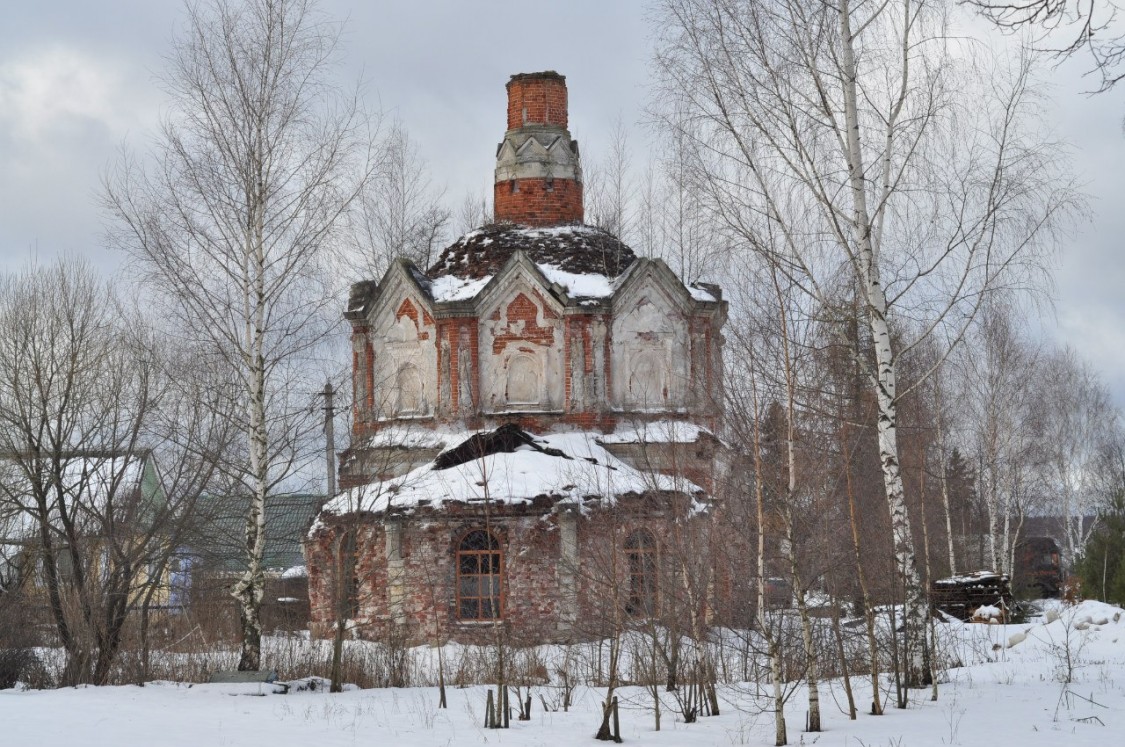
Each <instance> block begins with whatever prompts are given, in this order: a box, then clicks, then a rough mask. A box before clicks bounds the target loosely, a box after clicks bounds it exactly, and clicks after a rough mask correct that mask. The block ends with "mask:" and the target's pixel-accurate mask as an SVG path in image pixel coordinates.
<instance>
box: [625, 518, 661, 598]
mask: <svg viewBox="0 0 1125 747" xmlns="http://www.w3.org/2000/svg"><path fill="white" fill-rule="evenodd" d="M625 559H626V561H627V563H628V565H629V589H628V591H629V595H628V598H627V600H626V603H625V611H626V612H628V613H629V614H630V615H638V616H645V615H653V614H655V613H656V604H657V592H658V584H657V575H656V572H657V558H656V538H654V537H653V536H652V532H650V531H648V530H647V529H641V530H639V531H636V532H633V533H632V534H630V535H629V537H628V538H627V539H626V540H625Z"/></svg>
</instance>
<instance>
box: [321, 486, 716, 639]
mask: <svg viewBox="0 0 1125 747" xmlns="http://www.w3.org/2000/svg"><path fill="white" fill-rule="evenodd" d="M660 504H661V508H662V510H655V509H657V508H658V507H657V506H656V505H655V503H654V502H652V501H650V500H648V499H639V500H633V501H624V500H623V501H622V503H620V504H618V506H615V507H614V508H612V509H610V510H609V511H607V512H605V513H602V512H599V511H595V512H594V513H593V514H592V515H590V516H589V517H586V518H579V519H578V523H577V539H578V557H579V567H578V568H576V569H569V570H573V572H574V578H575V582H576V586H577V589H578V599H577V603H578V606H577V613H578V619H577V621H576V623H575V625H574V628H573V631H568V630H565V629H560V627H559V623H560V622H561V620H562V613H563V610H562V605H563V603H564V601H563V597H562V585H561V583H560V581H561V574H562V573H565V572H566V570H568V569H563V568H562V567H561V566H562V564H561V560H562V555H561V543H560V533H561V532H560V528H559V518H558V515H557V514H554V513H552V511H551V507H550V501H545V500H540V501H537V502H536V503H535V504H532V505H527V506H509V507H503V508H502V509H500V510H499V511H497V510H496V508H494V509H493V511H494V512H495V513H493V514H492V515H491V516H489V517H488V519H487V522H486V520H485V517H484V516H483V514H482V512H481V509H480V507H479V506H465V505H446V506H445V507H443V508H442V509H441V511H440V512H438V513H432V514H431V513H429V512H427V513H426V515H424V516H423V515H420V514H419V515H415V516H412V517H408V518H405V519H403V520H402V535H401V543H402V544H401V550H402V561H403V568H402V578H403V580H404V583H405V587H404V594H403V597H402V605H401V610H400V611H401V613H402V616H403V622H404V627H402V628H400V627H399V623H398V622H396V620H395V619H394V613H395V610H393V609H392V606H391V600H390V593H389V590H388V583H389V575H388V564H387V560H386V544H385V543H386V539H385V537H386V535H385V533H384V529H383V525H382V524H381V523H378V522H379V519H378V518H377V517H373V516H364V517H362V518H358V519H357V518H356V517H345V518H342V519H340V520H339V521H338V522H337V524H336V525H335V526H329V527H326V528H324V529H322V530H321V531H320V532H318V533H317V534H316V536H314V537H313V538H312V539H310V540H308V541H306V544H305V554H306V559H307V561H308V566H309V569H310V570H309V574H310V575H309V597H310V608H311V615H312V620H311V626H310V627H311V628H312V631H313V634H314V635H318V636H327V635H330V626H331V624H332V621H333V620H334V619H335V612H334V610H335V605H334V589H335V576H334V572H335V571H334V569H335V563H334V550H335V544H336V538H337V537H338V536H339V534H340V532H342V531H345V530H346V529H348V528H349V527H357V528H358V535H357V537H358V539H357V548H358V553H357V555H358V558H357V563H356V571H357V578H358V581H359V584H358V598H359V614H358V615H357V616H356V620H355V621H356V623H357V630H356V632H357V635H358V636H359V637H361V638H367V639H384V640H385V639H386V638H387V637H389V636H391V635H395V634H398V635H405V636H406V638H407V641H406V642H407V643H409V644H425V643H432V642H434V641H435V640H440V641H446V640H456V641H459V642H462V643H470V644H471V643H476V644H485V643H490V642H492V641H493V640H495V638H494V637H495V627H494V625H492V624H488V623H483V624H482V623H480V622H466V621H461V620H459V619H458V618H457V614H456V608H455V607H456V605H455V599H456V595H455V592H454V587H455V583H456V573H455V564H454V560H455V553H456V544H457V542H458V541H459V540H460V538H461V537H462V536H464V534H465V533H466V532H468V531H471V530H473V529H482V528H486V527H487V528H488V529H489V530H490V531H492V532H493V534H494V535H495V536H496V537H497V539H498V540H499V542H500V545H501V551H502V553H503V558H504V587H503V592H502V595H503V597H502V606H503V610H504V612H503V625H504V626H505V632H506V635H507V638H508V640H509V641H510V642H512V643H516V644H534V643H542V642H549V641H561V640H566V639H569V638H574V637H577V638H583V637H594V636H596V635H599V634H601V633H602V632H603V631H602V627H603V626H604V622H605V621H606V620H612V619H613V616H612V613H611V610H610V608H611V607H612V604H613V603H614V600H615V599H617V600H620V598H621V597H620V595H621V593H622V589H623V588H624V587H623V585H624V583H625V576H626V574H627V572H628V569H627V564H626V562H625V556H624V552H623V548H624V543H625V538H626V537H627V536H628V535H629V533H630V532H632V531H635V530H637V529H641V528H646V529H648V530H650V531H651V532H652V533H653V535H654V536H655V537H656V538H658V540H659V541H660V542H664V543H667V544H668V550H669V552H671V551H673V550H676V551H682V550H683V549H684V548H682V547H680V548H673V546H672V545H673V543H674V542H675V539H676V537H677V536H678V535H677V532H679V531H682V530H681V529H680V528H679V527H680V526H681V525H680V524H677V522H676V516H677V515H679V514H680V512H681V510H682V508H681V509H676V508H672V507H671V506H669V505H668V504H667V503H665V502H663V501H661V502H660ZM669 509H671V510H669ZM682 544H686V543H682ZM691 552H692V553H693V554H695V555H698V554H699V551H698V550H697V549H695V548H692V549H691ZM670 560H671V558H670ZM671 565H673V566H674V565H675V563H674V562H672V564H671Z"/></svg>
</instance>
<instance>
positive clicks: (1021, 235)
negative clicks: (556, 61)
mask: <svg viewBox="0 0 1125 747" xmlns="http://www.w3.org/2000/svg"><path fill="white" fill-rule="evenodd" d="M660 6H661V9H660V11H659V12H658V14H657V19H658V22H659V23H660V27H661V31H660V39H659V41H658V52H657V66H658V74H659V75H660V77H661V88H662V91H663V92H664V93H665V94H666V95H667V97H668V98H673V97H674V98H675V99H676V100H677V101H686V106H688V107H689V109H690V111H691V113H692V120H693V122H695V124H696V125H697V126H698V127H699V135H698V137H700V138H701V142H702V144H703V145H705V146H706V150H707V152H708V154H709V155H708V158H707V159H706V161H705V163H704V167H705V168H704V171H703V174H702V178H701V179H700V184H701V185H702V188H703V189H704V190H705V193H706V194H707V196H708V198H709V206H710V208H711V209H712V210H714V211H715V212H716V213H718V214H719V215H720V216H721V218H722V220H723V222H724V224H725V225H726V227H727V229H728V230H729V231H730V232H731V234H732V235H733V236H734V237H736V238H737V239H738V240H740V241H741V242H743V243H744V245H745V246H748V247H750V248H752V249H753V250H754V251H757V252H759V253H761V254H762V255H763V256H764V257H766V258H767V259H768V260H769V261H771V262H772V263H774V264H775V266H777V267H778V269H779V271H781V272H783V273H785V274H786V275H787V276H788V277H789V278H790V280H791V282H793V283H794V284H795V286H796V287H798V288H799V289H801V290H802V291H803V292H805V293H807V294H808V295H809V296H811V297H812V299H813V300H814V302H815V303H816V304H817V305H820V306H822V307H824V308H830V307H831V306H832V303H831V301H832V300H833V298H832V297H833V295H834V294H840V293H843V294H845V295H849V294H850V295H852V296H854V298H855V300H856V308H857V309H858V311H859V315H860V317H861V319H862V323H863V327H864V329H865V335H864V336H865V338H866V344H865V345H864V346H862V350H859V351H857V355H858V356H859V360H861V362H862V364H863V365H864V366H865V368H866V370H867V372H868V376H869V378H870V381H871V385H872V387H873V390H874V392H875V394H876V398H877V401H878V407H879V417H878V428H877V436H878V444H879V454H880V461H881V465H882V470H883V480H884V488H885V495H886V504H887V508H888V512H889V515H890V517H891V526H892V532H893V538H894V548H895V557H896V565H897V567H898V570H899V573H900V575H901V582H902V588H904V589H905V594H906V610H907V612H906V616H905V626H904V629H905V635H906V640H907V642H908V652H909V656H908V660H907V669H906V674H907V677H906V681H907V683H908V684H909V685H911V686H916V685H919V684H922V683H923V682H924V681H925V680H926V679H927V678H928V676H929V668H928V667H927V666H926V662H925V647H924V630H925V620H926V616H927V614H928V605H927V603H926V599H925V592H924V590H923V588H922V584H921V577H920V574H919V571H918V564H917V561H916V555H915V547H914V539H913V536H912V530H911V521H910V516H909V513H908V511H907V504H906V501H905V496H904V488H903V479H902V475H901V470H900V459H899V445H898V405H899V401H900V398H901V397H902V396H903V395H904V394H905V392H903V391H900V389H899V386H898V383H897V376H896V371H897V366H898V364H899V362H900V360H901V359H902V357H903V356H904V355H907V354H909V352H910V351H911V350H912V349H913V348H914V347H915V346H916V345H917V344H918V343H919V342H920V341H921V340H924V339H926V338H928V337H930V336H931V335H933V334H934V333H935V331H938V332H940V333H941V335H940V336H941V337H942V338H943V339H946V340H956V339H957V338H958V337H959V336H960V334H961V331H962V329H963V326H964V323H965V320H967V319H971V318H972V316H973V315H974V314H975V310H976V308H977V305H978V304H979V303H980V300H981V299H982V298H983V297H985V296H986V295H987V293H988V292H989V290H990V289H992V288H995V287H997V286H999V285H1001V284H1003V283H1005V282H1011V280H1012V278H1013V277H1017V276H1020V273H1019V271H1020V270H1027V269H1032V270H1034V269H1035V268H1036V266H1037V263H1036V262H1035V259H1036V250H1037V249H1039V248H1042V247H1043V246H1046V245H1050V243H1051V242H1050V239H1051V238H1052V235H1051V229H1052V228H1053V227H1054V226H1055V225H1056V221H1057V220H1058V218H1059V217H1060V216H1062V215H1065V214H1066V212H1067V211H1068V210H1069V209H1070V208H1072V207H1073V205H1074V197H1073V194H1072V193H1071V192H1070V187H1069V181H1068V179H1066V178H1065V176H1064V177H1062V178H1059V177H1058V169H1059V158H1060V156H1059V154H1058V152H1057V150H1056V149H1055V148H1054V147H1053V146H1052V144H1051V143H1050V142H1047V141H1045V140H1044V139H1043V138H1042V137H1041V135H1040V134H1039V132H1038V130H1037V129H1036V128H1035V127H1034V126H1031V124H1030V119H1032V118H1033V114H1034V110H1033V108H1032V107H1033V106H1034V96H1033V95H1032V92H1033V87H1032V86H1031V85H1030V83H1031V80H1032V79H1031V69H1030V65H1029V63H1028V61H1027V60H1026V59H1024V58H1020V59H1017V60H1016V61H1015V62H1014V63H1004V62H1001V61H1000V60H998V59H989V58H988V57H985V56H983V55H982V56H978V57H971V56H970V55H971V53H972V52H971V50H966V49H965V48H964V47H962V46H959V45H956V44H953V43H952V41H951V39H950V36H949V34H948V33H947V29H948V21H949V19H948V14H947V10H948V7H947V3H945V2H942V0H896V1H895V2H867V1H863V0H860V1H859V2H855V1H854V0H844V2H842V3H837V4H830V3H823V2H820V0H774V1H772V2H765V3H762V2H748V1H747V0H663V2H662V3H661V4H660ZM669 123H670V124H672V125H673V126H674V124H675V120H674V119H673V118H669ZM1020 279H1021V280H1022V279H1023V278H1022V277H1020ZM840 322H841V328H842V330H843V329H845V328H846V325H847V322H848V320H846V319H841V320H840Z"/></svg>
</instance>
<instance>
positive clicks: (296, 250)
mask: <svg viewBox="0 0 1125 747" xmlns="http://www.w3.org/2000/svg"><path fill="white" fill-rule="evenodd" d="M185 13H186V22H185V27H184V30H183V32H182V33H181V34H180V35H179V36H178V38H177V39H176V40H175V42H174V47H173V50H172V52H171V54H170V56H169V61H168V69H167V71H166V72H165V74H164V77H163V83H164V86H165V88H166V90H167V92H168V94H169V96H170V111H169V114H168V116H167V117H166V118H165V120H164V122H163V124H162V126H161V128H160V131H159V135H158V137H157V140H156V142H155V144H154V147H153V162H152V166H151V168H149V169H147V170H146V169H145V168H142V167H141V166H138V165H137V163H135V162H134V161H133V160H132V159H129V158H125V159H123V160H122V162H121V164H120V165H119V166H118V168H117V169H116V170H115V171H114V172H112V173H111V174H109V175H108V176H107V178H106V179H105V183H104V202H105V205H106V207H107V209H108V211H109V213H110V215H111V216H112V218H113V220H114V223H113V228H112V233H111V238H112V239H113V240H114V243H116V244H117V245H118V246H120V247H122V248H124V249H125V250H126V251H127V252H128V253H129V254H130V255H131V256H132V257H133V258H134V259H135V260H136V263H137V265H138V266H139V268H140V271H141V273H142V275H143V277H144V279H145V280H147V281H149V282H150V283H151V285H152V286H153V287H154V288H155V289H156V290H157V291H158V292H159V294H160V295H161V297H162V299H163V300H165V301H166V302H167V303H168V304H169V308H170V311H171V314H170V316H171V317H172V318H173V319H174V320H175V321H176V322H178V323H180V324H181V325H182V327H183V329H184V330H185V333H186V334H189V335H190V336H191V337H193V338H195V339H201V340H203V341H205V342H206V343H207V344H208V349H209V355H210V357H211V359H212V361H213V362H214V363H215V364H216V365H218V366H221V367H223V368H224V369H226V370H228V371H230V372H231V373H232V375H233V376H234V377H235V378H236V380H237V382H238V388H237V395H236V398H237V402H238V404H239V407H240V415H239V416H238V418H237V427H238V429H239V430H240V431H241V432H242V434H243V441H244V458H243V460H242V461H241V463H239V464H237V465H234V466H233V467H232V472H233V476H234V477H235V478H236V479H237V481H238V482H239V483H240V484H242V485H243V486H244V490H245V491H246V493H247V494H248V496H249V499H248V505H247V512H246V533H245V548H246V569H245V571H244V572H243V574H242V575H241V577H240V578H239V580H238V581H237V583H235V584H234V586H233V588H232V591H231V593H232V594H233V595H234V596H235V598H236V599H237V600H238V602H239V605H240V617H241V628H242V656H241V659H240V661H239V669H244V670H245V669H250V670H255V669H258V668H259V666H260V664H261V653H260V651H261V646H260V642H261V635H262V629H261V621H260V616H259V610H260V605H261V601H262V587H263V572H262V554H263V551H264V548H265V536H266V526H265V505H266V501H267V500H268V496H269V494H270V491H271V490H272V489H273V488H274V486H276V485H278V484H279V483H280V482H282V481H284V480H285V479H286V478H287V477H288V476H289V475H290V474H291V473H292V471H293V470H294V468H295V466H297V465H298V464H299V462H300V460H301V458H302V451H301V442H300V440H299V439H297V438H296V437H295V436H296V434H297V433H299V431H300V429H301V428H302V427H304V428H307V429H308V430H309V431H310V433H311V432H313V431H314V430H315V427H316V423H315V419H314V418H312V417H311V412H309V411H308V408H307V400H308V398H309V396H311V393H312V392H313V391H315V390H316V389H317V388H319V381H320V377H319V376H317V377H316V378H315V379H314V380H312V381H308V380H306V379H307V376H306V373H307V370H306V369H305V368H303V367H302V362H303V361H306V360H307V359H308V357H309V356H310V355H311V353H312V351H313V350H314V348H315V346H316V345H317V344H318V343H319V342H320V341H321V340H322V339H323V335H324V333H325V331H326V330H327V329H328V325H329V324H330V321H329V320H332V321H334V317H335V315H336V314H335V312H336V308H335V306H336V303H335V299H334V298H332V297H331V295H330V294H329V293H328V292H326V290H325V288H326V287H327V283H326V280H325V278H324V273H323V269H324V266H325V264H326V254H327V252H328V250H329V249H331V248H332V247H333V246H334V245H335V244H336V243H337V241H338V239H339V237H340V236H339V235H340V233H341V231H342V230H343V228H344V224H345V221H344V220H343V218H344V216H345V214H347V213H348V211H349V210H350V209H351V208H352V207H353V206H354V205H355V203H356V202H357V200H358V198H359V196H360V194H361V192H362V190H363V189H364V187H365V185H366V184H367V182H368V180H369V178H370V176H371V172H372V168H373V164H374V159H373V157H372V152H373V150H372V145H371V139H370V129H369V120H368V118H367V117H366V116H365V115H364V112H363V110H362V107H361V106H360V103H359V101H358V98H357V94H356V93H347V92H341V91H340V90H338V89H337V87H336V86H335V85H334V83H333V80H332V77H331V76H332V74H333V71H334V70H335V62H336V57H337V55H336V51H337V40H338V36H339V29H338V27H337V26H335V25H333V24H331V23H330V22H328V21H327V20H325V19H324V17H323V16H322V15H321V14H320V12H319V11H318V10H317V8H316V7H315V3H314V2H313V1H312V0H245V2H230V1H228V0H213V1H212V2H209V3H207V4H205V5H194V4H192V5H188V6H187V8H186V11H185ZM314 382H315V383H314ZM302 418H303V421H302ZM302 422H303V426H302Z"/></svg>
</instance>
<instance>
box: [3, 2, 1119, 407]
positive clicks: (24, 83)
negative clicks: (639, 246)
mask: <svg viewBox="0 0 1125 747" xmlns="http://www.w3.org/2000/svg"><path fill="white" fill-rule="evenodd" d="M322 7H323V8H324V10H325V11H326V12H327V13H328V14H329V15H330V16H332V17H334V18H336V19H339V20H342V21H343V20H346V22H347V26H346V28H347V30H346V35H345V40H344V41H345V48H344V57H345V60H346V65H347V69H346V70H344V71H342V74H343V75H346V76H349V77H350V78H351V79H355V78H356V77H357V76H359V75H360V74H362V75H363V76H364V77H365V79H366V80H367V81H368V93H369V96H370V99H371V102H372V104H373V105H375V106H378V107H379V108H381V109H383V110H384V111H386V112H388V113H389V114H390V115H391V116H395V117H397V118H399V119H400V120H402V122H403V123H404V125H405V126H406V128H407V130H408V131H409V133H410V135H411V137H412V139H414V140H415V141H416V142H417V143H418V144H419V146H420V148H421V150H422V152H423V155H424V156H425V157H426V158H427V159H428V161H429V164H430V169H431V172H432V176H433V179H434V181H435V183H438V184H442V185H445V186H446V187H447V189H448V195H449V197H450V199H451V203H452V204H453V205H454V206H455V205H456V204H457V203H459V202H460V200H461V197H462V196H463V195H464V194H466V193H468V192H470V191H473V192H476V193H481V192H484V191H486V190H490V187H491V180H492V168H493V165H494V163H493V159H494V157H495V146H496V143H498V142H499V141H500V139H501V138H502V136H503V131H504V127H505V108H504V107H505V91H504V84H505V83H506V82H507V80H508V76H509V75H511V74H513V73H518V72H533V71H538V70H548V69H551V70H557V71H558V72H560V73H562V74H564V75H566V77H567V84H568V86H569V89H570V129H571V131H572V132H573V134H574V135H575V137H576V138H577V139H578V140H579V141H580V142H581V144H582V147H583V153H584V154H586V155H587V156H588V157H589V156H590V155H591V154H592V155H594V156H596V155H597V154H598V153H599V152H601V151H603V150H604V149H605V147H606V145H607V142H608V139H609V134H610V131H611V129H612V127H613V124H614V122H615V121H616V120H617V119H618V118H620V119H621V120H622V121H623V122H624V123H625V124H626V125H627V126H632V127H637V130H638V134H637V135H636V136H635V138H634V139H633V141H632V143H633V152H634V155H635V157H637V158H641V157H643V150H644V136H643V134H641V132H640V129H639V126H638V125H637V123H639V122H640V120H641V119H642V118H643V108H644V106H645V103H646V101H647V96H648V90H647V87H646V86H647V78H648V66H649V59H650V54H651V52H650V38H649V27H648V25H647V22H646V19H645V15H644V12H643V10H642V9H643V4H642V3H641V2H640V0H596V1H595V0H566V1H565V2H562V1H560V0H553V1H545V0H522V1H521V2H518V3H513V2H499V1H498V0H472V1H471V2H466V1H465V0H414V1H402V2H397V1H392V0H384V1H383V2H356V1H355V0H328V1H326V2H324V3H323V6H322ZM180 10H181V5H180V3H178V2H175V1H174V0H100V1H99V2H96V3H93V2H85V1H82V0H69V1H67V0H57V1H56V2H50V3H32V2H24V3H13V4H10V5H9V6H8V7H6V8H5V11H4V22H3V23H2V24H0V268H3V269H11V268H13V267H18V266H20V265H22V264H24V263H26V262H27V261H28V260H29V259H30V258H33V257H34V258H38V259H40V260H47V259H50V258H52V257H54V256H56V255H58V254H60V253H66V252H69V253H74V254H80V255H84V256H88V257H89V258H90V259H91V260H92V261H93V262H94V263H95V264H96V265H97V266H99V267H101V268H104V269H105V271H106V272H112V271H114V270H115V269H116V268H117V266H118V264H119V261H120V258H119V257H117V256H115V255H114V254H113V253H111V252H108V251H106V250H105V249H104V248H103V247H102V246H101V215H100V213H99V209H98V207H97V204H96V193H97V189H98V179H99V175H100V174H101V173H102V171H103V170H104V169H105V168H106V166H107V164H109V163H111V162H112V161H113V160H114V159H115V157H116V153H117V152H118V150H119V148H120V147H121V144H122V143H123V142H125V141H126V140H128V142H129V143H130V144H131V145H132V146H134V147H143V146H144V145H145V144H146V139H147V138H148V136H149V134H150V133H151V130H152V127H153V125H154V124H155V122H156V121H157V119H158V117H159V113H160V108H161V105H162V93H161V92H160V90H159V88H158V87H157V85H156V83H155V80H154V78H155V73H156V72H157V71H159V70H160V69H161V67H162V64H163V55H164V53H165V51H166V50H167V48H168V41H169V39H170V38H171V36H172V34H173V31H174V27H175V24H176V23H177V19H178V18H179V16H180ZM1080 72H1081V66H1080V65H1079V64H1077V63H1068V64H1067V65H1066V66H1064V67H1063V68H1062V69H1060V70H1058V71H1056V72H1055V73H1054V74H1053V75H1052V76H1051V77H1052V81H1053V82H1052V85H1051V87H1050V89H1049V90H1047V91H1046V97H1047V101H1048V102H1049V110H1048V112H1047V116H1048V118H1049V121H1050V122H1052V123H1053V124H1054V126H1055V128H1056V129H1057V131H1058V133H1059V135H1061V136H1062V137H1064V138H1065V139H1067V140H1069V141H1070V142H1071V143H1072V144H1073V146H1074V158H1075V170H1076V171H1077V173H1079V174H1080V175H1081V177H1082V179H1083V180H1084V181H1085V183H1086V190H1087V192H1088V193H1089V194H1090V195H1091V204H1090V207H1091V219H1090V220H1089V221H1088V223H1084V225H1083V226H1082V230H1081V232H1080V233H1078V234H1076V235H1075V236H1074V237H1073V238H1072V239H1071V240H1070V241H1069V242H1068V246H1067V247H1066V250H1065V253H1064V254H1063V255H1062V256H1061V257H1060V258H1059V262H1058V268H1057V272H1056V283H1057V287H1056V292H1055V296H1056V304H1055V314H1054V315H1053V316H1052V317H1051V318H1048V319H1045V320H1044V321H1043V322H1042V326H1043V328H1044V330H1045V331H1046V333H1047V334H1049V335H1052V336H1053V337H1054V338H1055V339H1056V340H1058V341H1059V342H1061V343H1069V344H1072V345H1073V346H1074V347H1075V348H1077V349H1078V350H1079V352H1080V353H1081V354H1082V355H1083V357H1085V358H1086V359H1087V360H1089V361H1091V362H1092V363H1093V364H1094V365H1096V366H1097V367H1098V368H1099V369H1100V370H1101V371H1102V373H1103V375H1104V377H1105V380H1106V381H1107V383H1109V385H1110V386H1111V388H1112V390H1113V392H1114V395H1115V398H1116V400H1117V402H1118V404H1119V405H1125V256H1123V254H1125V246H1123V243H1125V209H1123V208H1125V206H1123V204H1122V198H1123V196H1125V134H1123V131H1122V119H1123V116H1125V97H1123V96H1122V93H1123V92H1125V91H1123V90H1121V89H1119V90H1117V91H1113V92H1111V93H1109V94H1105V95H1101V96H1095V97H1090V96H1085V95H1083V94H1082V91H1083V90H1084V88H1086V87H1088V85H1087V83H1086V82H1084V81H1083V80H1082V79H1081V78H1080V77H1079V73H1080Z"/></svg>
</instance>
